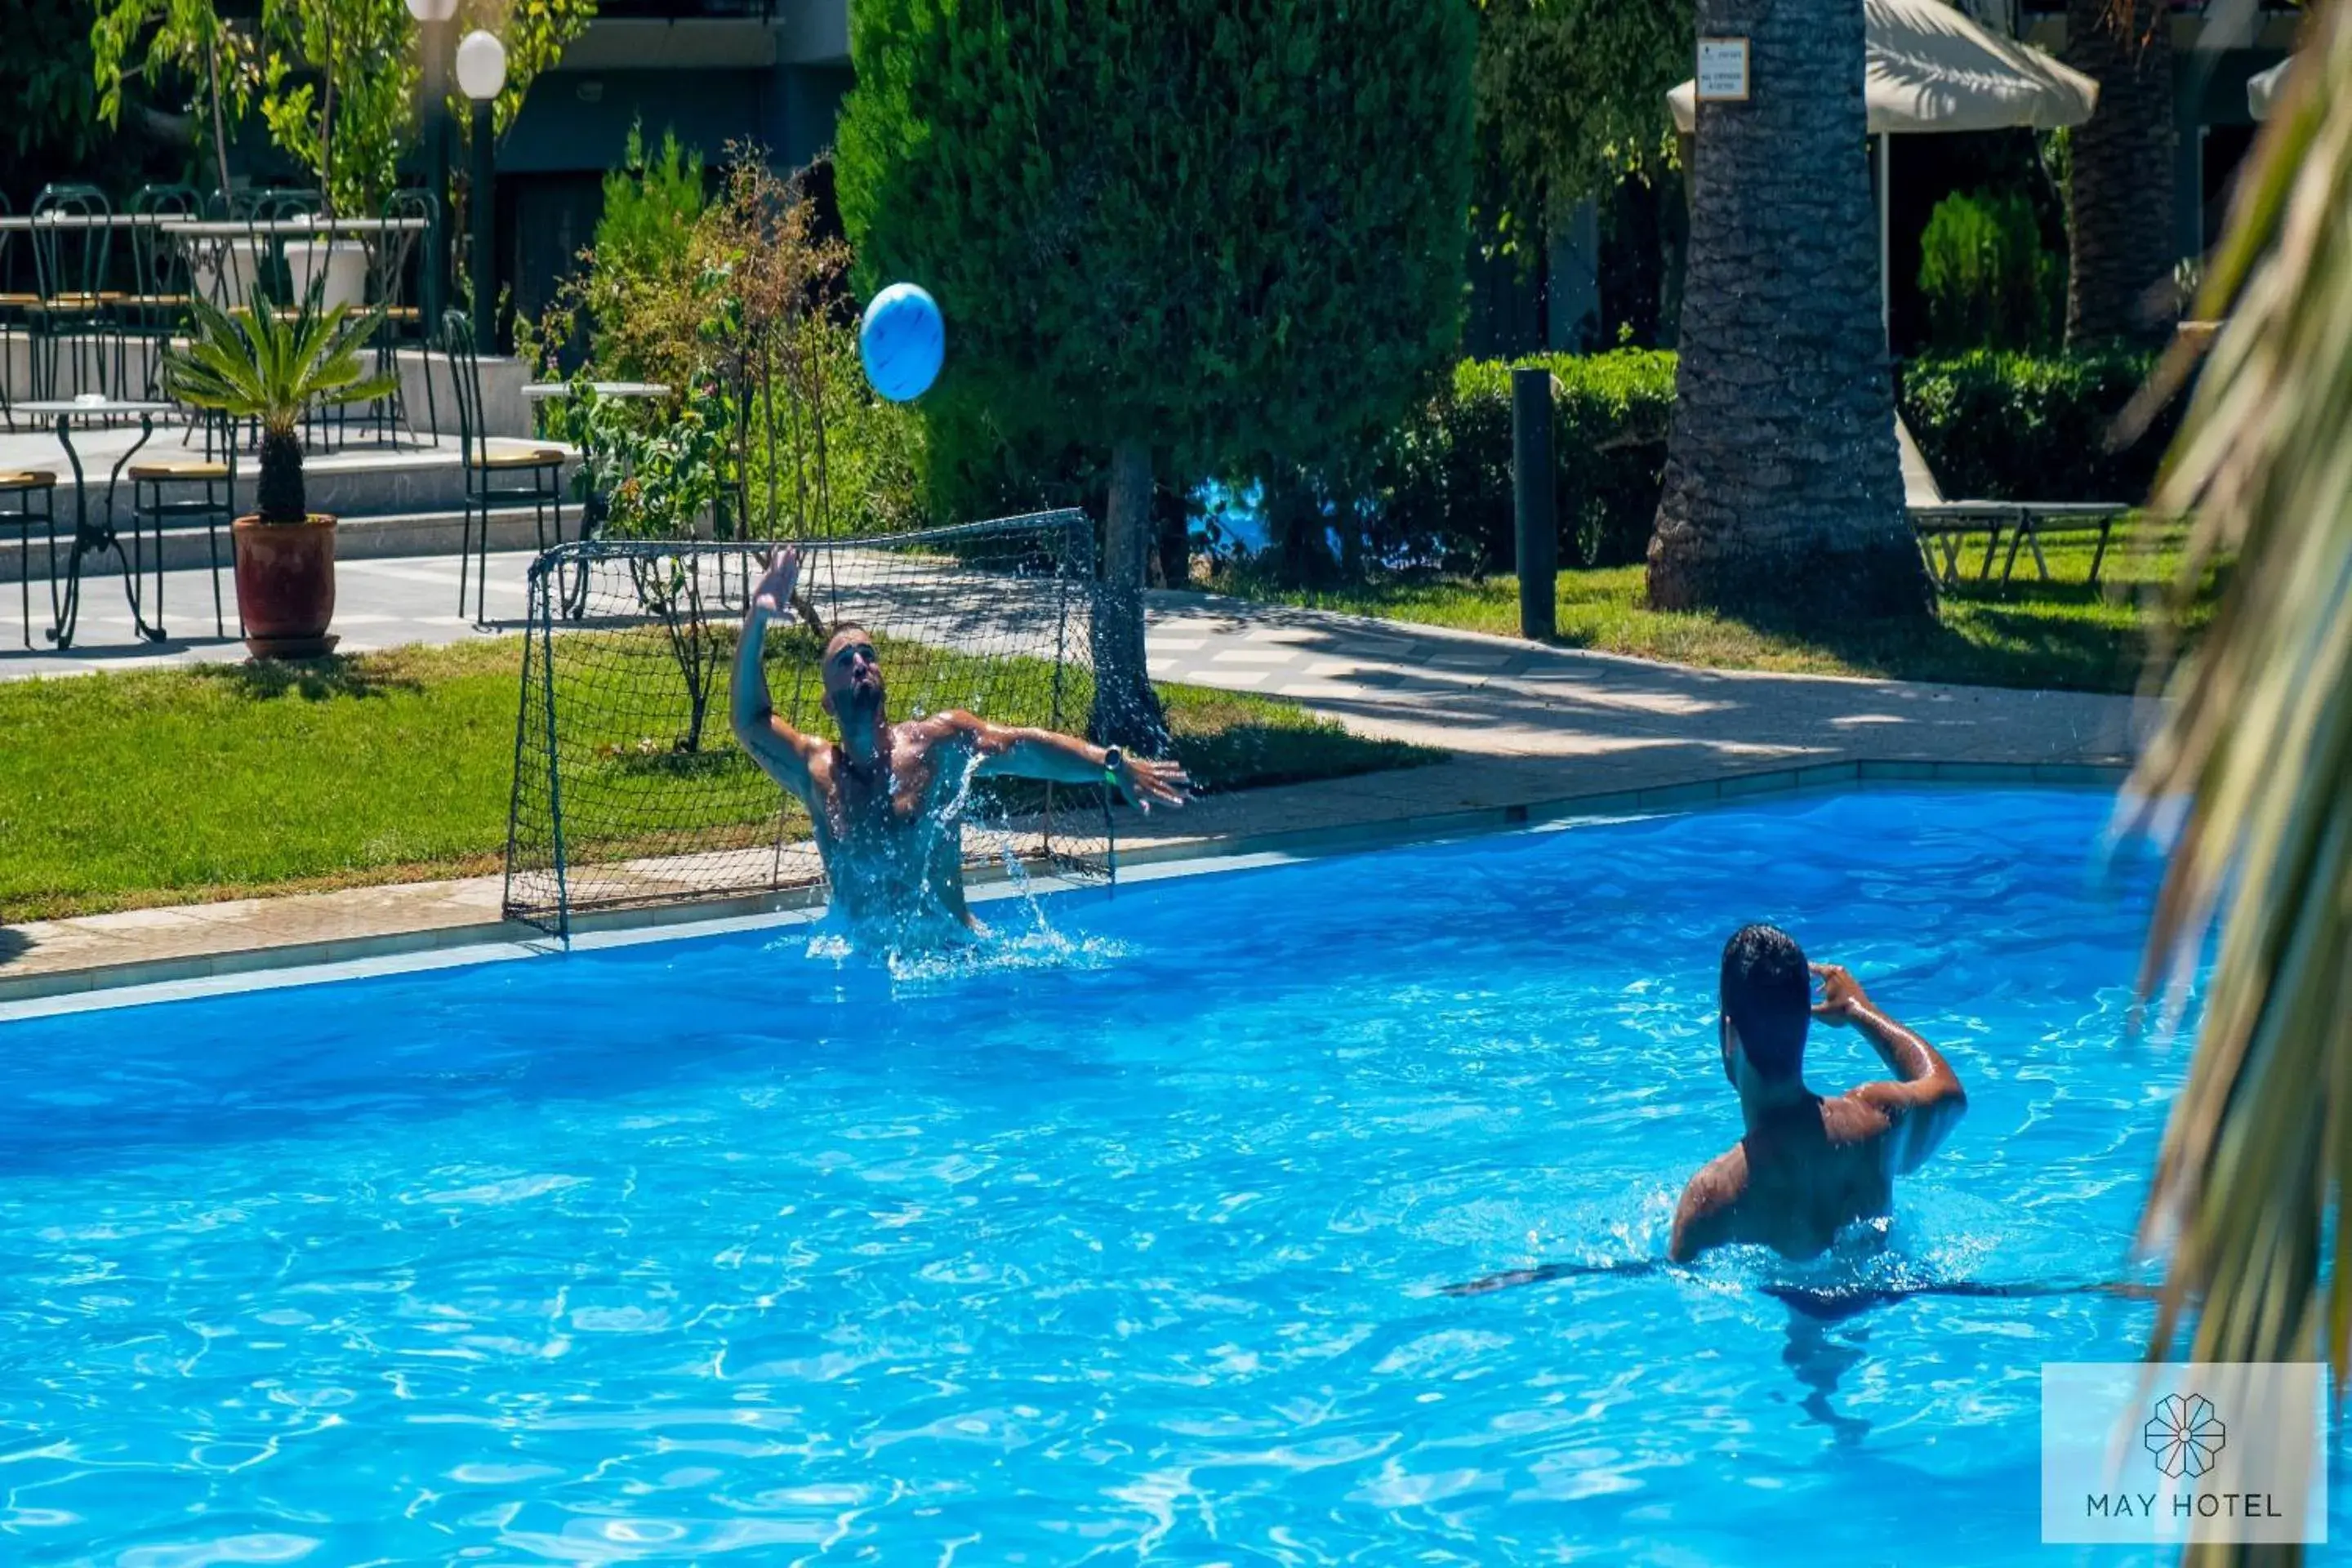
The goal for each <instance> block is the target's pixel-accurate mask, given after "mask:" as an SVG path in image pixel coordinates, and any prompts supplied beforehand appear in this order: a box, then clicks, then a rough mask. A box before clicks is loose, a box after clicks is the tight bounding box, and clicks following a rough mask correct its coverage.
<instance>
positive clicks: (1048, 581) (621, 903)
mask: <svg viewBox="0 0 2352 1568" xmlns="http://www.w3.org/2000/svg"><path fill="white" fill-rule="evenodd" d="M799 547H800V550H801V553H802V567H801V574H800V584H799V587H798V589H797V591H796V592H795V595H794V598H793V605H791V606H790V608H789V610H788V611H787V613H786V614H785V615H783V616H780V617H778V619H777V620H776V622H775V623H774V624H773V625H772V626H771V628H770V630H769V633H768V637H767V646H766V648H765V650H764V652H765V658H766V661H767V674H768V687H769V690H770V693H771V695H772V699H773V700H774V703H775V709H776V711H777V713H778V714H780V715H781V716H782V718H783V719H784V720H785V721H787V722H789V723H791V724H792V725H793V726H794V727H795V728H797V729H800V730H803V731H807V732H809V733H810V734H813V735H820V736H823V737H825V738H827V739H831V738H832V737H833V735H834V728H833V723H832V720H831V719H830V718H829V717H828V716H827V715H826V714H825V713H824V711H823V710H822V709H821V707H820V705H819V700H820V695H821V694H820V690H819V683H818V678H817V661H818V658H819V657H820V656H821V654H822V653H823V650H824V644H825V641H826V639H827V638H828V637H830V636H831V635H832V632H833V629H834V627H835V626H837V625H839V624H840V623H842V622H844V621H854V622H856V623H857V624H858V625H860V626H864V627H865V628H866V631H867V632H868V633H869V634H870V635H871V636H872V637H873V638H874V641H875V646H876V647H877V651H878V652H879V653H880V655H881V658H882V665H883V671H884V676H885V679H886V681H887V689H888V698H889V711H890V717H891V718H892V719H893V720H898V719H909V718H918V717H920V716H921V715H923V714H926V713H935V712H939V711H941V710H946V709H951V708H962V709H968V710H971V711H972V712H974V713H977V714H979V715H981V716H982V718H985V719H988V720H991V721H994V722H997V723H1002V724H1030V725H1038V726H1042V727H1045V728H1049V729H1055V730H1063V731H1076V730H1078V729H1082V728H1083V727H1084V725H1085V723H1086V721H1087V712H1088V710H1089V708H1090V706H1091V704H1092V702H1093V699H1094V670H1093V662H1092V658H1091V656H1090V653H1089V649H1090V647H1091V640H1090V633H1091V629H1092V628H1091V614H1092V609H1093V603H1094V599H1093V589H1092V581H1093V553H1094V534H1093V529H1092V525H1091V524H1090V523H1089V522H1088V521H1087V517H1086V515H1085V514H1084V513H1082V512H1076V511H1059V512H1046V513H1041V514H1038V515H1035V516H1030V517H1018V518H1004V519H999V520H997V521H990V522H976V523H970V524H966V525H963V526H961V527H954V528H941V529H931V530H926V531H920V532H911V533H898V534H887V535H876V536H870V537H866V538H856V539H820V540H810V541H803V542H801V543H800V546H799ZM772 548H773V546H772V545H770V544H750V543H733V544H730V543H718V544H710V543H669V542H640V541H618V540H586V541H583V542H578V543H573V544H565V545H560V546H558V547H557V548H555V549H553V550H550V551H548V552H544V553H543V554H541V556H540V557H539V559H538V560H537V561H536V562H535V563H532V566H531V569H530V623H529V627H528V640H527V644H526V647H525V651H524V655H523V668H522V700H521V706H520V715H519V717H518V719H517V722H516V728H515V773H514V794H513V799H512V805H511V808H510V812H509V823H508V834H507V877H506V912H507V914H508V915H509V918H513V919H518V920H522V921H529V922H530V923H531V924H533V925H536V926H539V927H540V928H541V929H542V930H545V931H551V932H555V933H557V934H561V935H569V934H570V932H571V926H572V917H573V916H575V915H577V914H580V913H583V912H585V911H590V910H619V909H630V908H642V907H646V906H650V905H659V904H669V903H681V902H686V901H688V900H707V899H712V898H719V897H725V896H729V895H735V896H751V895H757V894H763V893H771V892H780V891H783V890H786V889H799V888H815V887H818V886H820V885H821V884H822V883H823V881H824V866H823V865H822V864H821V862H820V861H819V859H818V857H817V852H816V847H815V845H814V841H813V839H812V837H811V831H810V822H809V819H808V816H807V813H806V812H805V811H804V810H803V808H802V806H801V805H800V803H799V802H798V801H796V800H793V799H791V798H790V797H788V796H785V795H783V793H782V791H781V790H779V789H778V788H777V787H776V785H775V784H773V783H772V782H771V781H770V780H769V779H768V777H767V776H766V775H765V774H764V773H761V771H760V769H759V767H758V765H757V764H755V763H753V762H752V761H751V757H750V756H749V755H748V754H747V753H746V752H744V751H743V749H742V748H741V747H740V745H738V744H737V743H736V741H735V737H734V735H733V733H732V732H731V731H730V726H729V721H728V711H729V703H730V696H731V689H732V684H733V674H734V664H735V654H736V639H737V637H738V635H739V631H740V625H741V621H742V616H743V611H744V607H745V601H746V598H747V596H748V595H749V594H750V591H751V585H752V584H756V583H757V582H758V581H759V580H760V577H761V573H762V572H763V570H764V569H765V565H766V557H767V553H768V552H769V551H770V550H771V549H772ZM1107 805H1108V803H1107V801H1106V800H1105V798H1104V792H1103V790H1102V789H1101V788H1100V787H1099V786H1096V785H1086V786H1073V785H1069V784H1038V783H1034V782H1032V781H1028V780H1020V779H1008V780H983V781H981V783H980V784H976V785H975V786H974V788H973V792H972V796H971V800H970V801H969V802H968V804H967V806H966V809H965V813H964V833H963V838H964V858H965V864H966V876H967V879H971V880H975V881H978V880H985V879H989V878H991V877H994V876H1006V875H1012V874H1014V873H1015V872H1016V871H1017V872H1020V873H1022V874H1026V873H1028V872H1032V871H1044V872H1047V873H1050V874H1053V875H1056V876H1061V877H1069V878H1076V879H1095V878H1101V877H1105V876H1108V872H1109V865H1110V861H1111V858H1112V857H1111V847H1110V844H1109V841H1108V832H1109V825H1108V809H1107Z"/></svg>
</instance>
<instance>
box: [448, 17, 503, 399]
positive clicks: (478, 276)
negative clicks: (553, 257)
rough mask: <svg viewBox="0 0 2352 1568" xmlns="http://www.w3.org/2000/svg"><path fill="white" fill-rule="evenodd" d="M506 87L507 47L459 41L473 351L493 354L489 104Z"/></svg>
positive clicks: (488, 39) (495, 284)
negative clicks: (468, 167)
mask: <svg viewBox="0 0 2352 1568" xmlns="http://www.w3.org/2000/svg"><path fill="white" fill-rule="evenodd" d="M506 85H507V47H506V46H505V45H504V44H501V43H500V42H499V40H498V37H497V36H496V35H494V34H490V33H486V32H483V31H481V30H480V29H479V28H477V29H476V30H474V31H473V32H470V33H468V34H467V35H466V36H465V37H463V38H461V39H459V40H458V41H457V89H458V90H459V91H461V92H463V93H464V94H465V95H466V96H467V98H469V99H471V100H474V177H473V189H472V191H471V192H470V193H469V194H468V195H467V198H466V205H467V206H468V207H469V208H471V209H472V211H473V216H474V243H473V252H474V347H475V350H476V352H477V353H496V352H497V350H498V331H499V300H498V288H499V269H498V267H497V266H496V264H495V262H494V261H493V258H492V257H491V252H492V251H494V250H496V249H497V248H498V243H499V218H498V204H497V202H496V201H495V200H493V199H492V193H491V190H490V184H491V182H492V180H493V179H495V178H496V174H495V172H494V171H493V169H492V167H491V163H492V160H493V158H494V156H495V149H494V148H493V147H492V145H491V140H492V138H491V132H490V103H491V100H494V99H496V98H497V97H498V96H499V89H502V88H504V87H505V86H506Z"/></svg>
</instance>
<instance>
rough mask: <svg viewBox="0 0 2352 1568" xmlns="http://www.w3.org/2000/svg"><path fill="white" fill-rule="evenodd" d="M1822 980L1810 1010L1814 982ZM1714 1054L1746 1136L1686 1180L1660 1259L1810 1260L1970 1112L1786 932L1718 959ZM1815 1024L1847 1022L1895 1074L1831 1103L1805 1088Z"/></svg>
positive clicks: (1897, 1034) (1937, 1057)
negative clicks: (1735, 1255)
mask: <svg viewBox="0 0 2352 1568" xmlns="http://www.w3.org/2000/svg"><path fill="white" fill-rule="evenodd" d="M1811 975H1818V976H1820V978H1821V982H1822V1000H1821V1003H1820V1004H1819V1005H1815V1004H1814V1002H1813V999H1812V985H1811V979H1810V976H1811ZM1721 1008H1722V1010H1721V1013H1720V1015H1719V1016H1718V1018H1717V1026H1716V1027H1717V1044H1718V1045H1719V1047H1721V1049H1722V1052H1723V1072H1724V1076H1725V1077H1726V1078H1727V1079H1730V1080H1731V1087H1732V1088H1733V1089H1737V1090H1738V1094H1739V1113H1740V1117H1741V1119H1742V1120H1743V1121H1746V1122H1747V1124H1748V1131H1747V1132H1746V1134H1745V1135H1744V1136H1742V1137H1741V1139H1740V1140H1739V1142H1737V1143H1735V1144H1733V1145H1732V1146H1731V1149H1730V1151H1729V1152H1727V1153H1725V1154H1722V1155H1720V1156H1718V1157H1717V1159H1716V1160H1714V1161H1713V1162H1711V1163H1709V1164H1708V1165H1707V1166H1706V1168H1705V1169H1704V1170H1702V1171H1700V1172H1699V1173H1698V1174H1697V1175H1696V1176H1694V1177H1692V1178H1691V1183H1690V1185H1689V1186H1688V1187H1686V1188H1685V1189H1684V1190H1683V1198H1682V1203H1681V1205H1679V1206H1678V1207H1677V1208H1676V1209H1675V1231H1674V1238H1673V1240H1672V1241H1671V1242H1670V1243H1669V1244H1668V1247H1667V1253H1666V1255H1667V1256H1668V1257H1669V1258H1672V1259H1673V1260H1674V1261H1675V1262H1677V1263H1683V1262H1687V1261H1689V1260H1690V1259H1691V1258H1696V1257H1697V1256H1698V1255H1699V1254H1700V1253H1702V1252H1705V1251H1706V1249H1707V1248H1709V1247H1723V1246H1727V1245H1728V1244H1731V1243H1734V1242H1753V1243H1759V1244H1761V1245H1763V1246H1766V1247H1771V1248H1772V1249H1773V1250H1774V1251H1776V1252H1778V1253H1780V1254H1781V1255H1782V1256H1783V1257H1788V1258H1811V1257H1813V1256H1814V1255H1816V1254H1818V1253H1820V1252H1822V1251H1823V1250H1825V1249H1826V1248H1827V1247H1829V1245H1830V1243H1831V1241H1832V1239H1833V1238H1834V1237H1836V1235H1837V1233H1838V1231H1839V1230H1840V1229H1841V1228H1843V1226H1847V1225H1849V1224H1851V1223H1853V1221H1855V1220H1858V1219H1874V1218H1877V1217H1878V1216H1880V1215H1885V1214H1887V1213H1889V1212H1890V1211H1891V1210H1892V1208H1893V1206H1894V1202H1895V1177H1897V1176H1906V1175H1909V1174H1910V1173H1912V1172H1913V1171H1916V1170H1917V1169H1918V1168H1919V1166H1920V1165H1921V1164H1923V1163H1926V1161H1927V1156H1928V1155H1930V1154H1932V1153H1934V1152H1936V1148H1937V1145H1938V1144H1940V1143H1942V1142H1943V1141H1944V1135H1945V1134H1946V1133H1948V1132H1949V1131H1951V1130H1952V1125H1953V1123H1955V1122H1957V1121H1959V1119H1960V1117H1961V1116H1962V1115H1963V1114H1964V1113H1966V1111H1967V1110H1968V1108H1969V1097H1968V1092H1967V1091H1966V1090H1965V1089H1961V1088H1960V1080H1959V1078H1958V1075H1957V1074H1955V1073H1954V1072H1953V1071H1952V1068H1951V1064H1950V1063H1949V1062H1947V1061H1946V1060H1945V1059H1944V1058H1943V1057H1942V1055H1941V1054H1939V1053H1938V1052H1937V1049H1936V1047H1933V1046H1931V1045H1929V1044H1928V1043H1927V1041H1925V1040H1923V1039H1921V1038H1920V1037H1918V1036H1916V1035H1915V1034H1913V1033H1912V1032H1911V1031H1910V1030H1908V1029H1906V1028H1905V1027H1904V1026H1902V1025H1900V1024H1898V1023H1896V1022H1895V1020H1894V1019H1892V1018H1890V1017H1888V1016H1886V1015H1885V1014H1884V1013H1882V1012H1880V1011H1879V1010H1878V1008H1877V1007H1876V1006H1875V1005H1874V1004H1873V1003H1872V1002H1871V1000H1870V997H1869V996H1868V995H1867V994H1864V991H1863V989H1862V987H1861V986H1860V985H1858V984H1855V983H1854V978H1853V975H1851V974H1848V973H1846V972H1845V971H1844V970H1843V969H1840V968H1838V967H1837V966H1836V965H1834V964H1808V963H1806V962H1805V954H1804V952H1803V951H1802V950H1801V949H1800V948H1799V947H1798V946H1797V944H1796V942H1794V941H1793V940H1792V939H1791V938H1790V936H1789V934H1788V933H1787V932H1786V931H1779V930H1776V929H1774V928H1773V927H1771V926H1766V925H1750V926H1742V927H1741V928H1740V929H1739V930H1738V931H1735V932H1733V933H1732V937H1731V940H1730V941H1729V942H1726V943H1725V944H1724V948H1723V976H1722V984H1721ZM1815 1018H1819V1019H1820V1020H1822V1022H1823V1023H1825V1024H1850V1025H1852V1026H1853V1027H1854V1028H1856V1029H1858V1030H1860V1031H1861V1033H1862V1037H1863V1038H1864V1039H1866V1040H1868V1041H1869V1042H1870V1044H1871V1047H1872V1048H1873V1049H1874V1050H1876V1051H1877V1052H1878V1057H1879V1059H1880V1060H1881V1061H1883V1062H1885V1064H1886V1068H1887V1070H1888V1071H1889V1072H1891V1073H1893V1074H1894V1075H1895V1081H1893V1082H1884V1081H1882V1082H1878V1083H1866V1084H1864V1085H1863V1086H1862V1087H1861V1088H1859V1089H1849V1090H1847V1091H1846V1092H1845V1093H1843V1094H1841V1095H1838V1096H1836V1097H1834V1098H1826V1097H1824V1096H1822V1095H1818V1094H1815V1093H1814V1092H1813V1091H1812V1090H1811V1089H1807V1088H1806V1087H1805V1078H1804V1060H1805V1034H1806V1030H1807V1028H1808V1026H1810V1025H1811V1023H1812V1021H1813V1020H1814V1019H1815Z"/></svg>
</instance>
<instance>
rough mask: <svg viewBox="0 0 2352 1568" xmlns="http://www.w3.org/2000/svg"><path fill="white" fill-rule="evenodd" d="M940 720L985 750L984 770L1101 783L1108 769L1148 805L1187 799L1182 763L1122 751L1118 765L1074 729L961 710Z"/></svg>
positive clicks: (1057, 780) (1066, 781)
mask: <svg viewBox="0 0 2352 1568" xmlns="http://www.w3.org/2000/svg"><path fill="white" fill-rule="evenodd" d="M940 721H941V723H943V724H945V725H947V726H949V727H950V728H952V729H953V730H954V731H956V732H957V733H959V734H961V735H962V736H963V737H964V738H965V739H966V740H967V741H969V742H971V747H972V749H973V750H974V751H976V752H979V753H980V771H981V772H982V773H984V774H995V775H998V776H1000V777H1003V776H1008V775H1009V776H1011V777H1014V778H1024V779H1051V780H1053V781H1055V783H1058V784H1097V783H1100V782H1102V781H1103V777H1104V773H1105V772H1106V770H1108V772H1109V773H1111V774H1112V775H1113V776H1112V779H1111V782H1112V783H1114V784H1117V785H1118V788H1119V789H1120V791H1121V792H1122V793H1124V794H1125V795H1126V796H1127V798H1128V799H1129V800H1131V801H1133V802H1134V803H1135V804H1136V805H1139V806H1140V807H1142V808H1143V809H1144V810H1145V811H1150V809H1151V808H1152V807H1153V806H1154V805H1183V804H1184V797H1185V792H1186V791H1188V790H1190V789H1191V788H1192V780H1191V779H1188V778H1186V777H1185V776H1184V768H1183V765H1182V764H1181V763H1161V762H1153V761H1151V760H1150V759H1149V758H1146V757H1129V756H1121V757H1120V758H1119V759H1118V763H1117V764H1116V766H1114V765H1113V764H1112V763H1111V760H1110V759H1111V753H1110V752H1107V751H1105V750H1104V749H1103V748H1102V747H1100V746H1097V745H1094V744H1092V743H1091V742H1086V741H1081V740H1079V739H1078V738H1077V737H1076V736H1075V735H1057V734H1055V732H1054V731H1051V730H1031V729H1025V728H1023V727H1020V726H1016V725H1010V724H992V723H990V722H989V721H987V720H985V719H982V718H978V717H976V716H974V715H972V714H970V713H965V712H961V711H958V712H952V713H942V714H940Z"/></svg>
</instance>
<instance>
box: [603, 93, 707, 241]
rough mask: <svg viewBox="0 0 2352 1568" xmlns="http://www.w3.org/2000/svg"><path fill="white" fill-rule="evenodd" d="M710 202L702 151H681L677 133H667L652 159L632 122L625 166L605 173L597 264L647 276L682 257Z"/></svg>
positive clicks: (642, 137)
mask: <svg viewBox="0 0 2352 1568" xmlns="http://www.w3.org/2000/svg"><path fill="white" fill-rule="evenodd" d="M707 199H708V195H707V192H706V190H705V187H704V184H703V174H702V152H701V149H699V148H688V147H681V146H679V145H678V141H677V132H675V131H665V132H662V144H661V153H659V155H658V156H656V157H651V158H649V157H647V156H646V141H645V134H644V131H643V128H642V127H641V126H638V125H635V124H632V125H631V126H630V127H629V143H628V147H627V148H626V150H625V151H624V152H623V153H622V154H621V166H620V167H619V168H617V169H607V170H606V171H605V172H604V213H603V214H602V215H601V216H599V217H598V218H597V219H596V241H595V249H596V261H597V265H598V266H600V267H606V268H617V269H623V270H630V271H638V272H644V271H650V270H653V269H654V268H656V267H658V266H659V265H660V264H661V263H662V262H664V261H665V260H667V259H668V258H684V257H685V255H686V252H687V245H688V239H689V237H691V236H692V234H693V232H694V226H695V224H696V222H697V221H698V220H699V219H700V218H701V216H702V209H703V206H704V205H705V203H706V201H707Z"/></svg>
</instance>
